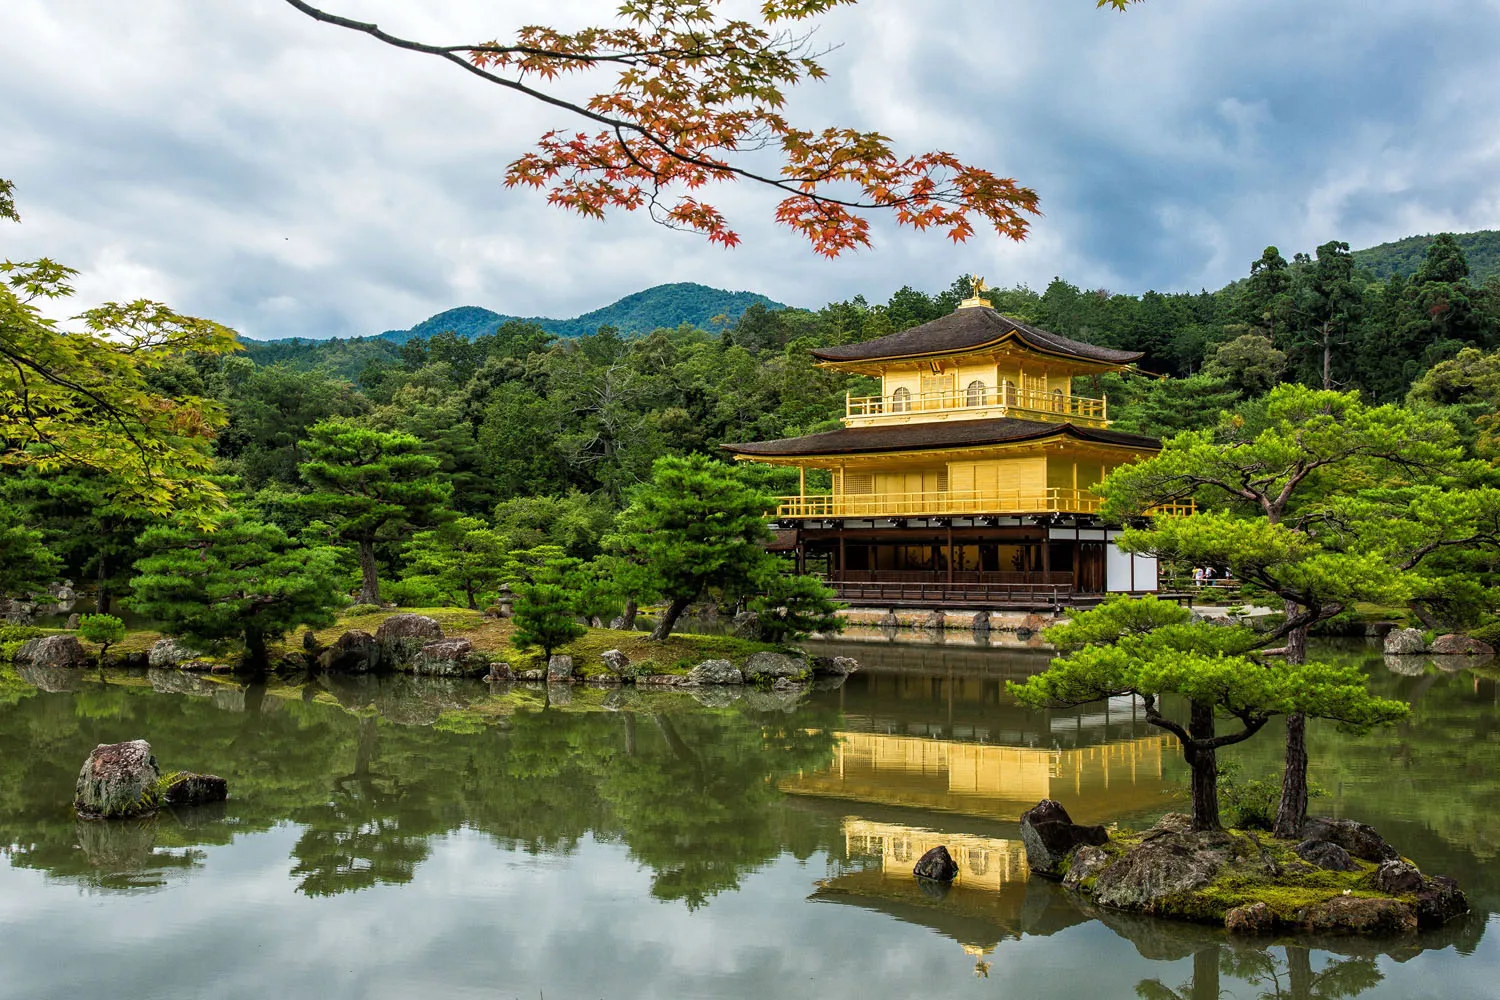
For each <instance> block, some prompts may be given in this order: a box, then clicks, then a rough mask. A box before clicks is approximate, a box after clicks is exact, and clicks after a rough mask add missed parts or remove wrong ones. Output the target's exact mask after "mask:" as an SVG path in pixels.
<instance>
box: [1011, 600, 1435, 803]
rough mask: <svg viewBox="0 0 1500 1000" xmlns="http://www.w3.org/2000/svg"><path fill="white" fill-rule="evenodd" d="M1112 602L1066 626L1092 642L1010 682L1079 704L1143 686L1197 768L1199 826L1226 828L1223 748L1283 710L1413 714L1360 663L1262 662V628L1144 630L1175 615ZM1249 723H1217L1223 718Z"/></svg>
mask: <svg viewBox="0 0 1500 1000" xmlns="http://www.w3.org/2000/svg"><path fill="white" fill-rule="evenodd" d="M1129 603H1130V602H1128V601H1111V602H1108V603H1106V604H1104V605H1101V606H1100V607H1099V608H1097V609H1094V610H1091V611H1085V612H1080V613H1078V614H1077V615H1075V616H1074V621H1073V623H1071V624H1070V625H1069V626H1065V628H1072V629H1074V631H1073V633H1072V636H1069V635H1067V634H1066V633H1064V634H1063V635H1062V637H1061V638H1062V639H1063V640H1064V641H1066V642H1073V641H1076V640H1077V639H1078V638H1080V637H1082V636H1083V635H1084V634H1089V635H1091V636H1094V637H1097V638H1099V639H1102V640H1104V641H1102V642H1090V643H1088V644H1087V645H1084V646H1083V647H1082V648H1079V649H1076V650H1075V651H1074V652H1071V653H1068V654H1066V655H1064V656H1061V657H1058V658H1057V659H1054V660H1053V661H1052V663H1051V665H1050V666H1048V668H1047V670H1046V671H1045V672H1044V673H1041V674H1038V675H1036V676H1035V677H1032V678H1030V679H1028V680H1027V681H1025V682H1024V683H1017V682H1015V681H1012V682H1010V683H1009V684H1008V687H1009V689H1010V691H1011V692H1012V693H1013V694H1014V695H1015V696H1016V697H1017V699H1019V700H1020V701H1021V702H1022V703H1024V704H1028V705H1033V706H1036V707H1039V708H1044V707H1074V706H1078V705H1083V704H1087V703H1088V702H1093V701H1101V700H1103V699H1106V698H1113V697H1119V696H1124V695H1133V696H1135V697H1138V698H1140V699H1141V702H1142V704H1143V705H1144V707H1145V714H1146V721H1147V722H1149V723H1150V724H1151V725H1153V726H1157V727H1159V728H1161V729H1164V730H1166V731H1167V732H1169V733H1171V734H1172V735H1173V736H1175V737H1177V739H1178V740H1179V741H1180V742H1181V743H1182V749H1183V757H1184V759H1185V760H1186V761H1187V764H1188V766H1189V767H1190V768H1191V769H1192V802H1193V829H1194V830H1217V829H1219V828H1220V827H1221V823H1220V819H1219V791H1218V785H1219V768H1218V756H1217V755H1218V751H1219V750H1220V749H1221V748H1223V747H1226V746H1231V745H1233V744H1236V743H1241V742H1243V741H1245V740H1247V739H1249V738H1250V737H1252V736H1254V735H1255V734H1256V733H1257V732H1259V731H1260V730H1261V729H1262V728H1264V727H1265V725H1266V723H1267V722H1269V721H1270V720H1271V719H1272V718H1273V717H1275V716H1277V715H1290V714H1300V715H1302V716H1304V717H1305V716H1308V715H1311V716H1313V717H1315V718H1325V719H1336V720H1338V721H1339V722H1340V723H1342V724H1344V725H1345V726H1346V727H1350V728H1355V729H1368V728H1371V727H1374V726H1377V725H1384V724H1387V723H1391V722H1395V721H1397V720H1399V719H1402V718H1404V717H1405V716H1406V712H1407V707H1406V705H1405V704H1404V703H1402V702H1398V701H1390V700H1387V699H1383V698H1376V697H1375V696H1373V695H1371V694H1370V693H1369V692H1368V691H1367V690H1366V688H1365V678H1364V674H1363V672H1362V671H1360V669H1359V668H1358V667H1354V666H1338V665H1333V664H1327V663H1290V662H1287V661H1286V660H1282V659H1273V660H1270V661H1267V662H1257V661H1255V660H1252V659H1251V658H1250V657H1248V656H1247V655H1245V654H1246V653H1247V652H1248V651H1249V650H1250V649H1251V648H1252V647H1253V646H1254V645H1255V644H1256V642H1257V641H1258V639H1257V637H1256V636H1255V634H1254V633H1253V632H1251V631H1250V630H1248V629H1244V628H1238V627H1227V628H1226V627H1224V626H1219V625H1211V624H1197V625H1194V624H1184V623H1170V622H1169V623H1168V624H1163V625H1161V626H1159V627H1157V628H1154V629H1149V630H1147V631H1144V632H1142V631H1139V629H1140V628H1141V625H1142V622H1143V621H1145V620H1150V619H1151V618H1153V617H1155V618H1159V619H1164V620H1169V619H1170V618H1171V617H1172V616H1171V615H1170V614H1162V613H1161V611H1162V608H1161V606H1160V604H1156V605H1152V606H1150V609H1149V611H1148V612H1147V613H1146V614H1144V615H1143V614H1142V613H1141V612H1140V610H1139V609H1131V608H1129V607H1128V604H1129ZM1051 631H1052V630H1050V629H1049V630H1048V632H1049V637H1050V633H1051ZM1166 696H1176V697H1180V698H1182V699H1185V700H1186V702H1187V705H1188V712H1187V718H1186V719H1181V718H1175V719H1174V718H1172V717H1171V716H1170V715H1169V714H1168V712H1169V706H1168V704H1167V702H1166V701H1165V700H1164V698H1165V697H1166ZM1218 717H1226V718H1232V719H1234V720H1235V721H1237V722H1238V723H1239V728H1238V729H1237V730H1236V731H1233V732H1230V733H1224V734H1220V733H1218V732H1217V718H1218Z"/></svg>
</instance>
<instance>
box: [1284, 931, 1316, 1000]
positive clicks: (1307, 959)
mask: <svg viewBox="0 0 1500 1000" xmlns="http://www.w3.org/2000/svg"><path fill="white" fill-rule="evenodd" d="M1282 950H1283V951H1285V952H1286V974H1287V986H1288V987H1289V988H1290V990H1291V993H1290V994H1289V997H1290V1000H1313V993H1312V988H1313V969H1312V952H1311V951H1310V950H1309V949H1307V948H1304V947H1302V946H1301V945H1291V944H1289V945H1286V946H1285V947H1284V948H1283V949H1282Z"/></svg>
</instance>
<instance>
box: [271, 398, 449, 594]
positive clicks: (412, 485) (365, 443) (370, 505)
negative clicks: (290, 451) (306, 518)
mask: <svg viewBox="0 0 1500 1000" xmlns="http://www.w3.org/2000/svg"><path fill="white" fill-rule="evenodd" d="M302 450H303V452H304V453H305V454H306V455H307V461H305V462H303V463H302V465H301V466H300V471H301V474H302V479H303V481H304V482H306V483H307V484H308V486H310V487H312V493H311V494H309V495H308V496H306V497H305V498H303V499H302V500H301V501H300V503H301V505H302V506H303V507H305V508H306V509H307V510H308V511H309V512H310V513H313V514H315V515H316V516H318V517H321V518H323V519H324V520H326V521H327V522H328V523H329V525H330V527H332V529H333V532H334V534H335V536H336V537H337V538H339V539H340V540H341V541H344V542H347V543H352V544H353V545H354V546H355V549H356V550H357V552H358V553H359V570H360V581H361V582H360V591H359V600H360V603H362V604H375V603H378V602H379V600H380V576H379V568H378V566H377V564H376V561H375V544H376V543H377V542H384V541H395V540H397V539H399V538H401V537H402V536H403V534H404V533H405V532H407V531H408V530H409V529H410V528H411V527H412V526H413V525H418V524H422V523H423V522H425V521H429V520H431V519H432V518H433V516H434V515H435V514H436V513H437V512H438V511H439V509H440V508H441V506H442V504H443V502H444V501H446V500H447V499H448V496H449V494H450V493H451V492H452V487H451V486H449V485H448V484H447V483H444V482H441V481H440V480H439V478H438V475H437V473H438V461H437V459H435V458H432V457H431V456H430V455H426V454H423V453H422V451H421V442H419V441H418V440H417V439H416V438H414V437H412V436H411V435H410V434H397V433H385V432H382V431H374V430H369V429H367V428H363V427H356V426H355V425H353V424H350V423H347V422H345V421H337V420H329V421H324V422H323V423H320V424H316V425H314V426H313V428H312V430H311V432H310V437H309V439H308V440H307V441H306V442H304V444H303V448H302Z"/></svg>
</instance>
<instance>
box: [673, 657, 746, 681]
mask: <svg viewBox="0 0 1500 1000" xmlns="http://www.w3.org/2000/svg"><path fill="white" fill-rule="evenodd" d="M682 683H684V684H690V685H695V686H696V685H699V684H743V683H745V675H744V674H742V673H740V671H739V668H738V667H736V666H735V665H734V664H733V663H730V662H729V661H728V660H704V661H703V662H702V663H700V664H698V665H697V666H696V667H694V668H693V669H692V670H689V671H688V674H687V677H686V678H685V679H684V680H683V682H682Z"/></svg>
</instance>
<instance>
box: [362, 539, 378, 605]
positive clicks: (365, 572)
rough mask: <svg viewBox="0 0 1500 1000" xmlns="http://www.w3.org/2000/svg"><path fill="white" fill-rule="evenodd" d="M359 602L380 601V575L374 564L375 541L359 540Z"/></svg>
mask: <svg viewBox="0 0 1500 1000" xmlns="http://www.w3.org/2000/svg"><path fill="white" fill-rule="evenodd" d="M359 576H360V585H359V603H361V604H379V603H380V576H379V567H377V566H376V564H375V543H374V542H372V541H361V542H360V543H359Z"/></svg>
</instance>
